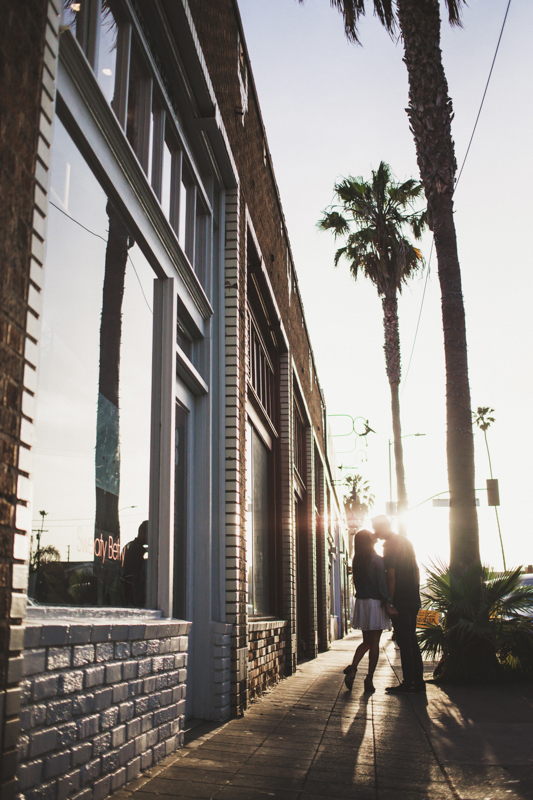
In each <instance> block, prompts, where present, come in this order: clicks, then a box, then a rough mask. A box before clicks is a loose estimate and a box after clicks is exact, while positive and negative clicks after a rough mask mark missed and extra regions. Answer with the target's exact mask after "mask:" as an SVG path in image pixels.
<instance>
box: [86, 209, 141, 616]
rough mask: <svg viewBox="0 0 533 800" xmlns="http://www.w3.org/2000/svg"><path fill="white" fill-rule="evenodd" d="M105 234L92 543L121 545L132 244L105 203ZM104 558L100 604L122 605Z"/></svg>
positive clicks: (97, 565)
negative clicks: (125, 308)
mask: <svg viewBox="0 0 533 800" xmlns="http://www.w3.org/2000/svg"><path fill="white" fill-rule="evenodd" d="M106 211H107V215H108V217H109V232H108V238H107V247H106V255H105V275H104V287H103V293H102V318H101V323H100V368H99V376H98V411H97V434H96V459H95V461H96V470H95V471H96V514H95V538H99V537H100V536H102V537H103V539H104V540H105V541H106V542H109V536H111V537H112V539H113V542H114V543H115V544H118V543H119V542H120V521H119V513H118V512H119V508H118V502H119V491H120V449H119V432H120V427H119V385H120V343H121V335H122V301H123V298H124V281H125V276H126V264H127V261H128V250H129V248H130V247H131V246H132V244H133V242H132V240H131V238H130V236H129V234H128V230H127V228H126V226H125V224H124V222H123V221H122V219H121V218H120V216H119V215H118V213H117V211H116V210H115V208H114V207H113V205H112V204H111V203H110V202H108V204H107V209H106ZM108 554H109V550H108V549H107V550H106V556H105V558H104V559H102V557H100V558H96V556H95V562H94V569H95V575H96V578H97V598H95V599H96V602H97V603H98V604H99V605H103V604H105V605H117V604H118V603H119V602H120V597H119V580H120V562H119V561H118V560H111V559H110V558H109V557H108Z"/></svg>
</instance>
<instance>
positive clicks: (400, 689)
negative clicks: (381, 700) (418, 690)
mask: <svg viewBox="0 0 533 800" xmlns="http://www.w3.org/2000/svg"><path fill="white" fill-rule="evenodd" d="M385 691H386V692H387V693H388V694H414V691H415V689H414V687H413V686H409V684H407V683H399V684H398V685H397V686H387V688H386V689H385Z"/></svg>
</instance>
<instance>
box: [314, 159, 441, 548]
mask: <svg viewBox="0 0 533 800" xmlns="http://www.w3.org/2000/svg"><path fill="white" fill-rule="evenodd" d="M423 192H424V190H423V188H422V184H421V183H417V182H416V181H415V180H413V179H410V180H408V181H404V183H396V182H395V181H393V179H392V174H391V169H390V167H389V166H388V164H385V163H384V162H383V161H382V162H381V163H380V165H379V167H378V169H377V170H372V180H370V181H364V180H363V178H352V177H348V178H343V179H342V180H341V181H340V182H339V183H337V184H335V194H336V196H337V199H338V200H339V203H337V204H336V205H333V206H330V208H329V209H328V210H327V211H325V212H324V216H323V218H322V219H321V220H320V221H319V223H318V227H319V228H320V229H321V230H324V231H328V230H331V231H333V233H334V234H335V238H337V236H345V237H346V244H345V245H344V247H341V248H339V249H338V250H337V252H336V254H335V266H337V264H338V263H339V261H340V259H341V258H346V259H347V260H348V261H349V263H350V271H351V273H352V275H353V277H354V279H357V275H358V273H359V270H361V271H362V273H363V275H365V276H366V277H367V278H369V279H370V280H371V281H372V283H373V284H374V286H375V287H376V289H377V290H378V294H379V295H380V297H381V303H382V306H383V327H384V331H385V347H384V350H385V363H386V367H387V377H388V379H389V385H390V391H391V411H392V428H393V433H394V460H395V463H396V485H397V493H398V504H399V510H400V511H405V510H406V509H407V491H406V488H405V472H404V466H403V451H402V429H401V423H400V397H399V391H398V387H399V385H400V377H401V360H400V334H399V326H398V293H399V292H400V293H401V291H402V286H403V284H404V283H406V282H407V280H408V279H409V278H410V277H411V276H412V275H413V274H414V273H415V272H416V270H417V269H418V268H419V267H421V266H422V264H423V263H424V260H423V257H422V253H421V252H420V250H419V249H418V248H417V247H415V246H414V245H413V244H412V243H411V242H410V241H409V239H408V238H407V237H406V236H405V235H404V232H403V231H404V229H405V228H410V229H411V231H412V233H413V235H414V236H415V238H416V239H420V237H421V235H422V231H423V230H424V228H425V226H426V224H427V223H426V212H425V211H414V209H413V205H414V203H415V202H416V201H417V200H419V199H420V198H421V197H422V196H423ZM339 209H340V210H339ZM341 212H342V213H341ZM352 228H354V229H352ZM400 529H401V532H402V533H405V527H404V521H403V519H401V518H400Z"/></svg>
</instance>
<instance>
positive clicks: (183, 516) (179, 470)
mask: <svg viewBox="0 0 533 800" xmlns="http://www.w3.org/2000/svg"><path fill="white" fill-rule="evenodd" d="M188 417H189V414H188V412H187V411H186V410H185V409H184V408H182V406H180V405H176V473H175V490H174V616H175V617H177V619H185V618H186V614H187V460H188V459H187V440H188V435H187V434H188V430H187V428H188V422H189V419H188Z"/></svg>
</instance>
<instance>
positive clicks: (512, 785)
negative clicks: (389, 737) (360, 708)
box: [410, 683, 533, 800]
mask: <svg viewBox="0 0 533 800" xmlns="http://www.w3.org/2000/svg"><path fill="white" fill-rule="evenodd" d="M429 698H430V700H429V703H428V704H427V705H426V704H422V703H420V702H418V698H412V699H411V700H410V702H411V704H412V707H413V710H414V711H415V714H416V716H417V718H418V720H419V722H420V724H421V726H422V727H423V729H424V731H425V732H426V733H427V736H428V738H429V740H430V742H431V745H432V747H433V748H434V750H435V753H436V755H437V758H438V759H439V761H440V762H441V763H442V764H443V765H444V770H445V772H446V774H447V775H448V777H449V779H450V780H451V782H452V784H453V785H454V787H455V789H456V791H457V792H458V793H459V795H461V796H463V795H465V796H469V790H472V789H473V788H474V787H475V789H476V796H477V793H480V794H479V796H482V795H483V796H491V795H492V796H494V792H497V793H498V794H497V796H500V794H501V796H502V797H503V796H504V795H505V797H508V798H510V800H531V798H532V797H533V747H532V745H531V742H532V741H533V685H532V684H530V683H526V684H514V685H496V686H468V687H459V686H454V687H452V686H440V685H439V686H438V687H437V686H436V687H435V688H430V691H429Z"/></svg>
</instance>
